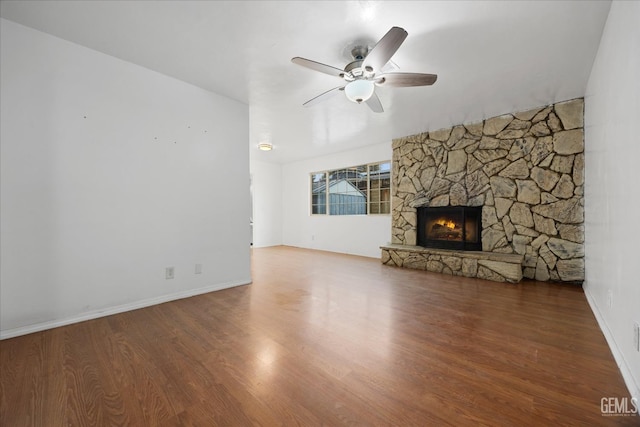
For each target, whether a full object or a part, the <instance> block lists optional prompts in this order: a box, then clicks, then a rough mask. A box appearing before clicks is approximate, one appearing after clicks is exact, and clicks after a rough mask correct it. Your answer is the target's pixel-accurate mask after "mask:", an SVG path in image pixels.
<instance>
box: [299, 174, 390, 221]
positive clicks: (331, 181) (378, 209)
mask: <svg viewBox="0 0 640 427" xmlns="http://www.w3.org/2000/svg"><path fill="white" fill-rule="evenodd" d="M390 212H391V162H381V163H374V164H369V165H360V166H353V167H349V168H344V169H336V170H332V171H326V172H315V173H312V174H311V213H312V214H314V215H326V214H327V213H328V214H329V215H367V214H388V213H390Z"/></svg>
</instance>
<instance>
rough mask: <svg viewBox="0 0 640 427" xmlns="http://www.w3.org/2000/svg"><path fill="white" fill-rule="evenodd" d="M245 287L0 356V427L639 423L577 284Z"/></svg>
mask: <svg viewBox="0 0 640 427" xmlns="http://www.w3.org/2000/svg"><path fill="white" fill-rule="evenodd" d="M252 265H253V267H252V269H253V279H254V282H253V284H252V285H248V286H241V287H237V288H233V289H227V290H223V291H218V292H213V293H210V294H206V295H201V296H197V297H193V298H189V299H184V300H180V301H174V302H171V303H167V304H162V305H158V306H155V307H150V308H146V309H141V310H136V311H132V312H128V313H123V314H118V315H114V316H110V317H105V318H101V319H97V320H92V321H88V322H83V323H79V324H75V325H71V326H67V327H62V328H58V329H53V330H49V331H44V332H39V333H34V334H30V335H26V336H22V337H18V338H13V339H9V340H4V341H2V342H1V343H0V363H1V365H0V366H1V381H0V385H1V388H0V392H1V393H2V394H1V396H0V397H1V399H0V402H1V403H0V404H1V406H0V409H1V415H0V425H2V426H3V427H13V426H32V425H33V426H67V425H69V426H84V425H87V426H88V425H91V426H123V425H131V426H154V425H161V426H191V425H193V426H224V425H229V426H249V425H263V426H275V425H285V426H296V425H300V426H318V425H327V426H341V425H363V426H430V425H433V426H443V425H455V426H464V425H471V426H475V425H489V426H527V425H532V426H543V425H545V426H546V425H555V426H560V425H575V426H582V425H590V426H593V425H614V424H615V425H638V424H640V417H637V416H636V417H603V416H602V415H601V409H600V401H601V399H602V398H603V397H619V398H621V397H628V391H627V390H626V388H625V386H624V383H623V381H622V378H621V375H620V372H619V370H618V369H617V367H616V364H615V362H614V360H613V357H612V355H611V352H610V350H609V348H608V347H607V344H606V342H605V339H604V337H603V335H602V333H601V332H600V330H599V328H598V326H597V324H596V321H595V319H594V316H593V314H592V313H591V311H590V309H589V306H588V304H587V301H586V299H585V296H584V294H583V292H582V289H581V288H579V287H576V286H567V285H557V284H547V283H540V282H533V281H528V282H527V281H525V282H523V283H521V284H519V285H510V284H500V283H494V282H487V281H482V280H479V279H467V278H454V277H451V276H446V275H439V274H435V273H428V272H423V271H413V270H404V269H398V268H394V267H386V266H382V265H381V264H380V262H379V261H378V260H376V259H371V258H363V257H354V256H348V255H339V254H333V253H328V252H318V251H310V250H303V249H294V248H289V247H275V248H265V249H253V254H252Z"/></svg>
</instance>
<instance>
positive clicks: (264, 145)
mask: <svg viewBox="0 0 640 427" xmlns="http://www.w3.org/2000/svg"><path fill="white" fill-rule="evenodd" d="M258 148H259V149H260V150H262V151H271V150H273V145H272V144H271V143H270V142H261V143H260V144H258Z"/></svg>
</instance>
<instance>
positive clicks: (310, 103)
mask: <svg viewBox="0 0 640 427" xmlns="http://www.w3.org/2000/svg"><path fill="white" fill-rule="evenodd" d="M343 90H344V86H338V87H334V88H333V89H329V90H328V91H326V92H324V93H321V94H320V95H318V96H316V97H315V98H311V99H310V100H308V101H307V102H305V103H304V104H302V105H303V106H305V107H311V106H313V105H316V104H318V103H319V102H322V101H324V100H326V99H329V98H331V97H332V96H334V95H336V94H338V92H340V91H343Z"/></svg>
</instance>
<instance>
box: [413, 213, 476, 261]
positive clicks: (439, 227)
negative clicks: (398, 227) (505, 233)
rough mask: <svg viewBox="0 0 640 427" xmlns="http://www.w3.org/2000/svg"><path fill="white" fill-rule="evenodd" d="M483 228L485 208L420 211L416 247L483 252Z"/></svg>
mask: <svg viewBox="0 0 640 427" xmlns="http://www.w3.org/2000/svg"><path fill="white" fill-rule="evenodd" d="M481 226H482V207H470V206H446V207H426V206H424V207H419V208H418V227H417V228H418V230H417V231H418V236H417V243H418V246H423V247H425V248H440V249H457V250H463V251H481V250H482V241H481V235H482V229H481Z"/></svg>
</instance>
